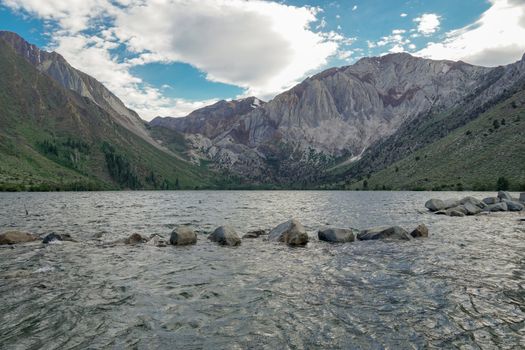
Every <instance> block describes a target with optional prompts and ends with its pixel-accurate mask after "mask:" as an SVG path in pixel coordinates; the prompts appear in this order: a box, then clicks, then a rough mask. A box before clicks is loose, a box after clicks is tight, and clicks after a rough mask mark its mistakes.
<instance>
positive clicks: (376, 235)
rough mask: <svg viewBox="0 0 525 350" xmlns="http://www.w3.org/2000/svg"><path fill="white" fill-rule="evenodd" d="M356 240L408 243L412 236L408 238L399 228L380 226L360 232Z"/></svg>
mask: <svg viewBox="0 0 525 350" xmlns="http://www.w3.org/2000/svg"><path fill="white" fill-rule="evenodd" d="M357 238H358V239H359V240H361V241H369V240H376V239H399V240H407V241H408V240H410V239H411V238H412V236H410V235H409V234H408V232H407V231H406V230H405V229H403V228H401V227H399V226H380V227H373V228H369V229H367V230H363V231H361V232H360V233H359V234H358V235H357Z"/></svg>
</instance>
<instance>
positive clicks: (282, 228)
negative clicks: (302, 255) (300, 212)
mask: <svg viewBox="0 0 525 350" xmlns="http://www.w3.org/2000/svg"><path fill="white" fill-rule="evenodd" d="M269 239H270V240H271V241H276V242H283V243H286V244H288V245H290V246H304V245H306V244H307V243H308V234H307V233H306V230H305V228H304V226H303V225H302V224H301V223H300V222H299V221H297V220H296V219H292V220H289V221H286V222H283V223H282V224H280V225H278V226H276V227H275V228H274V229H273V230H271V231H270V236H269Z"/></svg>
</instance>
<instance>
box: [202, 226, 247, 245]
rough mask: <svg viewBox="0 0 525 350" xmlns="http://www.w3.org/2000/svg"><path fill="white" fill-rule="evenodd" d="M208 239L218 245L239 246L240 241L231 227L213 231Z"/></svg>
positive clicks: (222, 227)
mask: <svg viewBox="0 0 525 350" xmlns="http://www.w3.org/2000/svg"><path fill="white" fill-rule="evenodd" d="M208 239H210V240H212V241H213V242H217V243H219V244H220V245H230V246H236V245H240V244H241V239H240V238H239V236H237V233H236V232H235V230H234V229H233V227H231V226H221V227H218V228H216V229H215V231H213V233H212V234H211V235H209V236H208Z"/></svg>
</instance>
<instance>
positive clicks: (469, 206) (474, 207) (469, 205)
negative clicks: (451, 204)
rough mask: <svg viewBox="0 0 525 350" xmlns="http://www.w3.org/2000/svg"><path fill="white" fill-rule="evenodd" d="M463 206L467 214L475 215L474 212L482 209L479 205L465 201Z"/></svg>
mask: <svg viewBox="0 0 525 350" xmlns="http://www.w3.org/2000/svg"><path fill="white" fill-rule="evenodd" d="M485 206H486V205H485ZM463 208H465V210H466V212H467V215H476V214H479V213H481V211H482V209H481V208H480V207H478V206H477V205H474V204H472V203H471V202H465V204H463Z"/></svg>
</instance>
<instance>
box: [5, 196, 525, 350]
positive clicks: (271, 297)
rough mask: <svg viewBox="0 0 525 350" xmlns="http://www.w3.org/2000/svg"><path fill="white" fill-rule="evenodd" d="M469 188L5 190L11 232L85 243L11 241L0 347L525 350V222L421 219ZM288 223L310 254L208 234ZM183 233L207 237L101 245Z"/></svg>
mask: <svg viewBox="0 0 525 350" xmlns="http://www.w3.org/2000/svg"><path fill="white" fill-rule="evenodd" d="M468 194H472V195H475V196H477V197H478V198H479V197H484V196H488V195H489V194H488V193H438V194H436V193H434V194H431V193H424V192H417V193H412V192H288V191H281V192H271V191H268V192H256V191H246V192H244V191H239V192H206V191H200V192H101V193H1V194H0V231H6V230H9V229H19V230H28V231H31V232H34V233H37V234H42V235H43V234H46V233H49V232H51V231H54V232H57V233H70V234H71V235H72V236H73V237H74V238H75V239H76V240H78V241H79V242H78V243H71V242H64V243H63V244H50V245H43V244H41V243H31V244H26V245H17V246H13V247H6V246H0V295H1V297H2V302H0V348H3V349H17V348H18V349H53V348H61V349H62V348H68V349H69V348H116V349H124V348H126V349H127V348H138V349H157V348H181V349H201V348H207V349H222V348H224V349H245V348H253V349H281V348H291V349H302V348H340V349H354V348H356V349H368V348H374V349H381V348H391V349H400V348H429V347H444V348H466V349H478V348H481V349H492V348H508V349H515V348H520V347H525V276H524V274H525V223H524V222H521V221H519V220H518V219H520V218H522V217H525V213H522V214H521V215H519V214H512V213H498V214H491V215H487V216H476V217H465V218H455V217H444V216H436V215H432V214H430V213H427V212H426V211H425V210H424V206H423V205H424V202H425V201H426V199H428V198H430V197H432V196H437V197H442V198H447V197H457V198H460V197H462V196H465V195H468ZM490 195H494V194H493V193H491V194H490ZM24 206H25V207H26V208H27V210H28V211H29V215H28V216H26V213H25V209H24ZM291 217H295V218H297V219H299V220H300V221H301V222H302V223H303V224H304V225H305V227H306V228H307V230H308V231H309V235H310V238H311V240H310V243H308V246H307V247H305V248H289V247H287V246H284V245H281V244H276V243H270V242H267V241H264V240H263V239H253V240H243V242H242V245H241V246H240V247H235V248H231V247H220V246H217V245H215V244H213V243H211V242H209V241H208V240H207V239H206V234H207V233H209V232H210V231H212V230H213V229H214V228H215V227H216V226H218V225H222V224H226V223H227V224H230V225H232V226H234V227H235V228H236V229H237V231H238V233H239V234H240V235H242V234H244V233H246V232H247V231H249V230H253V229H261V228H262V229H270V228H272V227H273V226H274V225H276V224H278V223H280V222H282V221H285V220H287V219H289V218H291ZM418 223H425V224H426V225H427V226H428V227H429V229H430V237H429V238H427V239H418V240H412V241H410V242H381V241H368V242H355V243H348V244H340V245H331V244H327V243H324V242H319V241H318V240H317V235H316V230H317V229H318V228H320V227H324V226H339V227H356V228H366V227H370V226H375V225H384V224H397V225H401V226H404V227H405V228H407V229H412V228H414V227H415V226H417V224H418ZM177 225H190V226H191V227H193V228H194V229H195V230H196V231H197V232H198V233H199V235H198V238H199V240H198V243H197V244H196V245H195V246H189V247H173V246H168V247H164V248H157V247H153V246H147V245H139V246H123V245H118V246H108V245H105V244H104V243H105V242H110V241H113V240H116V239H119V238H124V237H127V236H129V235H130V234H131V233H134V232H137V233H140V234H143V235H150V234H152V233H158V234H161V235H163V236H165V237H168V236H169V233H170V231H171V230H172V229H173V228H174V227H176V226H177ZM101 234H102V237H101V238H99V239H94V237H95V236H98V235H101Z"/></svg>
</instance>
